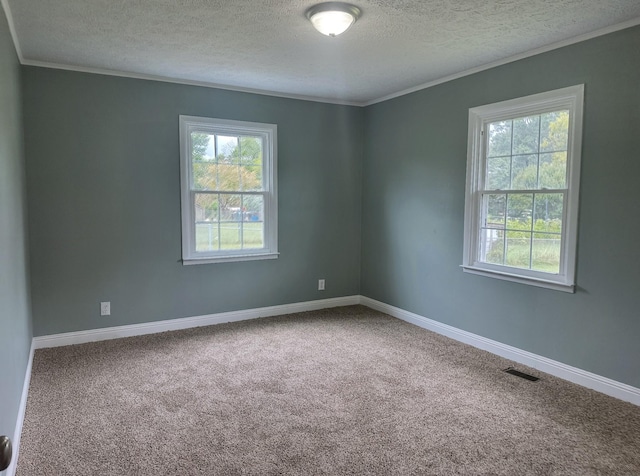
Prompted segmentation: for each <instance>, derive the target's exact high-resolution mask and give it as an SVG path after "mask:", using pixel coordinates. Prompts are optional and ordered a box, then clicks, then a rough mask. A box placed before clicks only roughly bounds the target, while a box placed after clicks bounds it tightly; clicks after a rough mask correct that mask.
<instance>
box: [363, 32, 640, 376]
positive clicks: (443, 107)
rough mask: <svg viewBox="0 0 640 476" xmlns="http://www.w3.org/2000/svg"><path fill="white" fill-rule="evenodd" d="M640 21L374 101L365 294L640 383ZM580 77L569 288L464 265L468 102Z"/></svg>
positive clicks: (367, 168)
mask: <svg viewBox="0 0 640 476" xmlns="http://www.w3.org/2000/svg"><path fill="white" fill-rule="evenodd" d="M639 45H640V27H635V28H632V29H627V30H623V31H620V32H617V33H614V34H610V35H607V36H603V37H599V38H596V39H592V40H589V41H587V42H583V43H580V44H576V45H572V46H569V47H566V48H562V49H558V50H555V51H552V52H548V53H544V54H540V55H537V56H534V57H531V58H528V59H525V60H521V61H518V62H515V63H511V64H507V65H504V66H501V67H497V68H493V69H491V70H487V71H484V72H481V73H478V74H474V75H472V76H467V77H464V78H461V79H458V80H455V81H451V82H448V83H445V84H442V85H439V86H436V87H432V88H429V89H426V90H422V91H420V92H417V93H414V94H411V95H407V96H404V97H400V98H397V99H394V100H390V101H386V102H383V103H380V104H377V105H374V106H371V107H369V108H367V110H366V117H365V158H364V168H363V170H364V172H363V226H362V234H363V247H362V257H363V259H362V281H361V292H362V294H363V295H365V296H369V297H371V298H374V299H377V300H380V301H383V302H386V303H389V304H392V305H395V306H398V307H400V308H403V309H406V310H408V311H412V312H415V313H417V314H420V315H423V316H426V317H429V318H431V319H435V320H437V321H440V322H443V323H446V324H449V325H452V326H455V327H457V328H460V329H464V330H467V331H470V332H473V333H476V334H479V335H482V336H485V337H488V338H491V339H495V340H497V341H499V342H503V343H506V344H509V345H512V346H515V347H518V348H520V349H524V350H528V351H531V352H534V353H536V354H539V355H543V356H545V357H548V358H551V359H555V360H558V361H560V362H564V363H566V364H569V365H572V366H575V367H579V368H582V369H585V370H588V371H591V372H595V373H596V374H600V375H603V376H606V377H609V378H612V379H615V380H618V381H621V382H625V383H627V384H630V385H633V386H636V387H640V344H639V340H640V293H639V289H640V288H639V285H640V247H639V246H638V244H639V243H640V239H639V237H640V220H639V216H638V204H639V200H640V186H639V185H638V183H639V182H638V180H639V177H640V153H639V152H638V151H639V148H638V135H639V132H640V47H639ZM580 83H584V84H585V117H584V132H583V155H582V176H581V192H580V193H581V200H580V224H579V238H578V267H577V285H578V289H577V292H576V293H575V294H567V293H563V292H558V291H552V290H547V289H542V288H535V287H531V286H527V285H522V284H516V283H511V282H506V281H500V280H497V279H491V278H486V277H481V276H475V275H470V274H465V273H463V272H462V270H461V269H460V267H459V266H460V264H461V263H462V246H463V218H464V195H465V173H466V171H465V166H466V154H467V118H468V110H469V108H471V107H474V106H478V105H482V104H487V103H492V102H496V101H501V100H505V99H510V98H514V97H520V96H525V95H528V94H533V93H538V92H542V91H547V90H551V89H556V88H561V87H565V86H570V85H574V84H580Z"/></svg>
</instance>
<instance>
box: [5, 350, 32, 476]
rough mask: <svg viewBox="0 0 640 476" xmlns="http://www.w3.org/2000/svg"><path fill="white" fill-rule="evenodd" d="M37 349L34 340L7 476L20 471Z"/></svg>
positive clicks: (13, 475)
mask: <svg viewBox="0 0 640 476" xmlns="http://www.w3.org/2000/svg"><path fill="white" fill-rule="evenodd" d="M34 351H35V347H34V344H33V340H32V341H31V349H30V350H29V360H28V361H27V369H26V371H25V376H24V384H23V385H22V397H21V398H20V407H19V408H18V419H17V421H16V429H15V431H14V433H13V440H12V445H13V457H12V459H11V464H10V465H9V467H8V468H7V469H6V471H7V472H6V474H7V476H15V474H16V471H17V469H18V455H19V454H20V437H21V436H22V425H23V424H24V414H25V412H26V410H27V397H28V396H29V384H30V383H31V366H32V365H33V352H34Z"/></svg>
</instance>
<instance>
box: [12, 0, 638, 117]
mask: <svg viewBox="0 0 640 476" xmlns="http://www.w3.org/2000/svg"><path fill="white" fill-rule="evenodd" d="M0 3H1V4H2V7H3V8H4V11H5V15H6V17H7V22H8V24H9V30H10V32H11V37H12V39H13V43H14V46H15V49H16V53H17V55H18V59H19V60H20V63H21V64H22V65H24V66H37V67H40V68H50V69H61V70H66V71H76V72H79V73H91V74H102V75H106V76H117V77H122V78H132V79H142V80H147V81H160V82H165V83H174V84H184V85H187V86H199V87H203V88H212V89H222V90H226V91H235V92H242V93H250V94H259V95H263V96H272V97H280V98H285V99H297V100H301V101H313V102H320V103H327V104H336V105H341V106H356V107H366V106H371V105H373V104H377V103H380V102H384V101H388V100H389V99H394V98H397V97H400V96H405V95H407V94H411V93H414V92H416V91H421V90H423V89H428V88H431V87H433V86H437V85H438V84H442V83H446V82H448V81H453V80H455V79H459V78H463V77H465V76H470V75H472V74H475V73H479V72H481V71H485V70H487V69H491V68H495V67H497V66H502V65H504V64H507V63H512V62H514V61H518V60H521V59H524V58H528V57H531V56H535V55H539V54H541V53H546V52H548V51H552V50H555V49H558V48H562V47H565V46H569V45H572V44H575V43H579V42H581V41H586V40H590V39H592V38H596V37H598V36H602V35H607V34H609V33H614V32H616V31H619V30H624V29H626V28H631V27H634V26H637V25H640V17H638V18H633V19H631V20H627V21H624V22H622V23H617V24H615V25H610V26H608V27H605V28H601V29H599V30H595V31H593V32H590V33H585V34H582V35H578V36H575V37H573V38H569V39H566V40H563V41H559V42H557V43H553V44H551V45H547V46H542V47H540V48H536V49H533V50H529V51H525V52H524V53H520V54H517V55H513V56H509V57H508V58H505V59H502V60H498V61H493V62H491V63H487V64H484V65H481V66H478V67H476V68H471V69H468V70H465V71H462V72H460V73H455V74H452V75H449V76H444V77H442V78H439V79H436V80H433V81H429V82H426V83H423V84H420V85H417V86H414V87H412V88H408V89H404V90H402V91H398V92H396V93H392V94H388V95H385V96H382V97H380V98H377V99H372V100H371V101H347V100H340V99H330V98H320V97H315V96H306V95H302V94H286V93H282V92H277V91H267V90H263V89H253V88H243V87H236V86H231V85H225V84H218V83H211V82H207V81H191V80H186V79H179V78H171V77H167V76H157V75H151V74H140V73H131V72H126V71H117V70H109V69H102V68H91V67H84V66H74V65H67V64H61V63H51V62H46V61H36V60H30V59H26V58H24V57H23V55H22V51H21V48H20V43H19V41H18V35H17V33H16V31H15V25H14V22H13V17H12V15H11V8H10V7H9V3H8V0H0Z"/></svg>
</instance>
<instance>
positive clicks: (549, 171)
mask: <svg viewBox="0 0 640 476" xmlns="http://www.w3.org/2000/svg"><path fill="white" fill-rule="evenodd" d="M582 97H583V86H575V87H572V88H565V89H562V90H557V91H551V92H548V93H542V94H539V95H534V96H529V97H526V98H521V99H516V100H511V101H505V102H503V103H497V104H492V105H487V106H481V107H478V108H473V109H471V110H470V111H469V158H468V161H469V162H468V169H467V200H466V208H465V253H464V261H463V267H464V268H465V271H470V272H475V273H478V274H485V275H491V276H493V277H498V278H501V279H512V280H515V281H519V282H527V283H530V284H536V285H542V286H546V287H553V288H556V289H563V290H568V291H572V290H573V284H574V282H573V281H574V267H575V246H576V237H577V205H578V204H577V199H578V177H579V164H580V142H581V129H582Z"/></svg>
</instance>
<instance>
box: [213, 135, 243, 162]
mask: <svg viewBox="0 0 640 476" xmlns="http://www.w3.org/2000/svg"><path fill="white" fill-rule="evenodd" d="M216 149H217V150H216V159H217V160H218V162H222V163H225V164H236V165H237V164H238V163H239V162H240V150H239V147H238V138H237V137H232V136H221V135H219V136H217V141H216Z"/></svg>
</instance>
